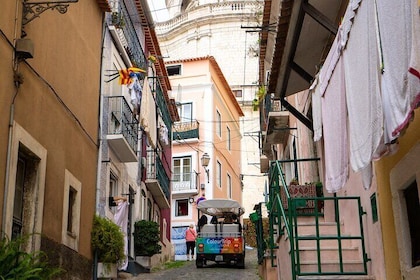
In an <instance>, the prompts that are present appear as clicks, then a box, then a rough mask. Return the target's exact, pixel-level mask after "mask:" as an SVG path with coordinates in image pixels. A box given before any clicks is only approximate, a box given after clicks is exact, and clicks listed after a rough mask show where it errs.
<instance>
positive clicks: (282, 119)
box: [263, 95, 290, 151]
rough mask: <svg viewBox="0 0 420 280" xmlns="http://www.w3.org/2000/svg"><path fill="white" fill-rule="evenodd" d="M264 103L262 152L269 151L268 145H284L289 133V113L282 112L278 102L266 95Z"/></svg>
mask: <svg viewBox="0 0 420 280" xmlns="http://www.w3.org/2000/svg"><path fill="white" fill-rule="evenodd" d="M264 103H265V104H264V107H265V120H266V122H265V137H264V142H263V151H264V150H270V149H269V146H270V145H274V144H283V145H285V144H286V143H287V140H288V137H289V133H290V127H289V111H287V110H283V108H282V107H281V102H280V100H273V99H271V96H270V95H267V96H266V98H265V100H264ZM267 146H268V147H267Z"/></svg>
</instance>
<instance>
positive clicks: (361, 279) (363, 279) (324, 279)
mask: <svg viewBox="0 0 420 280" xmlns="http://www.w3.org/2000/svg"><path fill="white" fill-rule="evenodd" d="M297 279H298V280H375V277H374V276H369V275H328V276H326V275H321V276H318V275H316V276H298V277H297Z"/></svg>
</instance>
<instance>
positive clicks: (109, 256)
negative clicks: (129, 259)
mask: <svg viewBox="0 0 420 280" xmlns="http://www.w3.org/2000/svg"><path fill="white" fill-rule="evenodd" d="M91 242H92V249H93V250H94V251H96V254H97V256H98V262H102V263H118V262H119V261H120V260H123V258H124V235H123V233H122V232H121V230H120V228H119V227H118V226H117V225H116V224H115V223H114V222H112V221H111V220H110V219H107V218H104V217H101V216H98V215H95V216H94V218H93V228H92V233H91Z"/></svg>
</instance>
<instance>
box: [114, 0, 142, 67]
mask: <svg viewBox="0 0 420 280" xmlns="http://www.w3.org/2000/svg"><path fill="white" fill-rule="evenodd" d="M110 4H111V7H112V14H111V17H110V19H109V24H110V25H111V26H114V27H115V28H117V30H118V37H119V39H120V42H121V44H122V45H123V47H124V49H125V51H126V52H127V54H128V56H129V58H130V60H131V63H132V64H133V66H135V67H139V68H142V69H147V60H146V56H145V55H144V51H143V48H142V47H141V44H140V40H139V38H138V36H137V33H136V29H135V26H134V24H133V21H132V20H131V17H130V14H133V15H137V11H136V9H135V7H128V6H126V4H125V2H124V1H120V0H114V1H110ZM129 11H130V12H129Z"/></svg>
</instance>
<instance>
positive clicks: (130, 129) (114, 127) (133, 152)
mask: <svg viewBox="0 0 420 280" xmlns="http://www.w3.org/2000/svg"><path fill="white" fill-rule="evenodd" d="M104 102H105V108H106V110H107V112H108V114H107V115H108V133H107V139H108V142H109V144H110V146H111V148H112V149H113V150H114V151H115V152H116V154H117V156H118V157H119V158H120V160H121V161H123V162H130V161H137V144H138V129H139V122H138V121H137V119H136V118H135V117H134V116H133V111H132V110H131V108H130V106H129V105H128V103H127V101H126V100H125V98H124V97H123V96H107V97H106V98H105V100H104Z"/></svg>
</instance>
